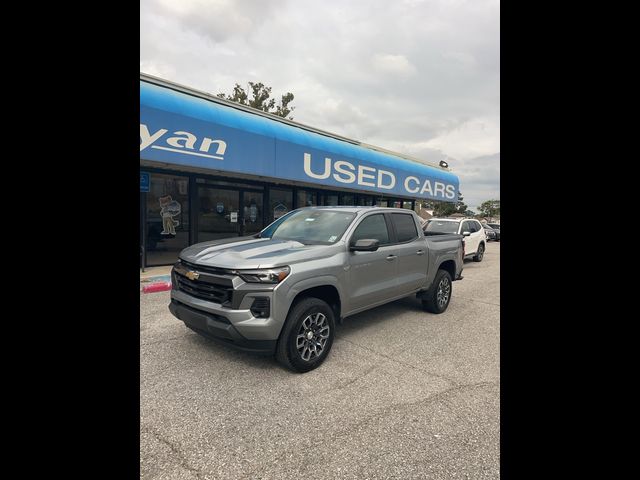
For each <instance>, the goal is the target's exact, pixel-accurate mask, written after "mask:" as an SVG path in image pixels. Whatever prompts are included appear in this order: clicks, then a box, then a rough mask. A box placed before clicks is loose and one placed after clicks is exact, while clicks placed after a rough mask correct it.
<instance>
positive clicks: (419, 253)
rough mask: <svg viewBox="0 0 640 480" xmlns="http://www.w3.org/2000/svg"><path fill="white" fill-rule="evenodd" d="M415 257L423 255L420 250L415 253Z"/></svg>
mask: <svg viewBox="0 0 640 480" xmlns="http://www.w3.org/2000/svg"><path fill="white" fill-rule="evenodd" d="M416 255H424V252H423V251H422V250H418V251H417V252H416Z"/></svg>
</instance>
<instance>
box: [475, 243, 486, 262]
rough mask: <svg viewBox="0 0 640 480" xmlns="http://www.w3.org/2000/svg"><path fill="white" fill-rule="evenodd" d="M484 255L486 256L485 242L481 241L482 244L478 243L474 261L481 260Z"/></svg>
mask: <svg viewBox="0 0 640 480" xmlns="http://www.w3.org/2000/svg"><path fill="white" fill-rule="evenodd" d="M483 257H484V243H480V245H478V251H477V252H476V254H475V255H474V256H473V261H474V262H481V261H482V258H483Z"/></svg>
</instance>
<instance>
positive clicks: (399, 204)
mask: <svg viewBox="0 0 640 480" xmlns="http://www.w3.org/2000/svg"><path fill="white" fill-rule="evenodd" d="M391 206H392V207H393V208H402V202H401V201H400V200H394V201H393V202H391Z"/></svg>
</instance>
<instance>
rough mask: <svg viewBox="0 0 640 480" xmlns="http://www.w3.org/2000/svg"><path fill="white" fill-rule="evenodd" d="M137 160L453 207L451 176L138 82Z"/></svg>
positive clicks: (453, 178)
mask: <svg viewBox="0 0 640 480" xmlns="http://www.w3.org/2000/svg"><path fill="white" fill-rule="evenodd" d="M140 158H141V159H145V160H151V161H157V162H163V163H169V164H175V165H184V166H191V167H200V168H205V169H211V170H215V171H223V172H237V173H243V174H254V175H259V176H262V177H271V178H274V179H287V180H292V181H300V182H306V183H314V184H319V185H324V186H326V187H340V188H348V189H353V190H356V191H366V192H370V193H378V194H382V195H387V196H394V195H398V196H403V197H411V198H425V199H435V200H441V201H447V202H455V201H457V199H458V187H459V180H458V177H457V176H456V175H454V174H453V173H451V172H449V171H447V170H444V169H440V168H437V167H431V166H429V165H424V164H421V163H417V162H413V161H411V160H408V159H405V158H402V157H400V156H395V155H392V154H388V153H383V152H380V151H376V150H373V149H371V148H367V147H364V146H362V145H359V144H357V143H351V142H350V141H346V140H342V139H340V138H333V137H331V136H327V135H323V134H320V133H316V132H314V131H309V130H306V129H304V128H302V127H298V126H295V125H292V124H290V123H283V122H280V121H278V120H276V119H271V118H268V117H266V116H263V115H259V114H253V113H250V112H247V111H245V110H241V109H238V108H233V107H232V106H229V105H226V104H225V103H224V102H216V101H213V100H208V99H205V98H201V97H199V96H195V95H190V94H188V93H184V92H182V91H177V90H174V89H171V88H168V87H166V86H161V85H157V84H153V83H149V82H147V81H144V80H141V81H140Z"/></svg>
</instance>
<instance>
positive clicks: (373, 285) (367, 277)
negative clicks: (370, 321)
mask: <svg viewBox="0 0 640 480" xmlns="http://www.w3.org/2000/svg"><path fill="white" fill-rule="evenodd" d="M394 255H395V248H394V247H393V246H386V247H381V248H379V249H378V250H377V251H375V252H350V255H349V264H350V268H349V275H348V278H349V284H348V285H349V290H350V292H349V298H350V301H349V306H350V308H349V310H351V311H352V310H357V309H360V308H363V307H367V306H369V305H373V304H375V303H379V302H382V301H384V300H387V299H390V298H393V297H395V296H396V295H397V288H398V279H397V271H398V270H397V268H398V261H397V258H393V256H394ZM387 257H391V258H389V259H387Z"/></svg>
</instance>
